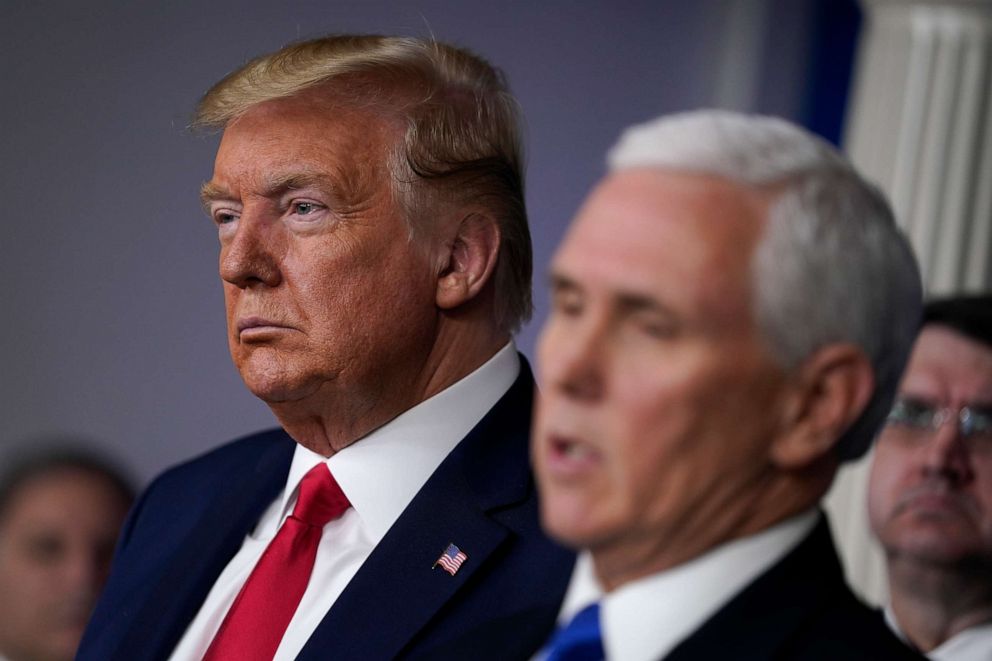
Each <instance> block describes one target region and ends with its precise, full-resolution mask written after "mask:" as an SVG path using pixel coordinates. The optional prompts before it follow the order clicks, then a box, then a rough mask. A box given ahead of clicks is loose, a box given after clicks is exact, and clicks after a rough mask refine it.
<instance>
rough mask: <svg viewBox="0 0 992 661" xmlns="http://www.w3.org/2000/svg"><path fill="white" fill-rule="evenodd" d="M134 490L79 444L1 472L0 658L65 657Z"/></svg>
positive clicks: (102, 576)
mask: <svg viewBox="0 0 992 661" xmlns="http://www.w3.org/2000/svg"><path fill="white" fill-rule="evenodd" d="M133 499H134V492H133V490H132V488H131V486H130V484H128V482H127V480H126V479H125V478H124V477H123V476H122V475H121V474H120V473H119V472H118V471H117V470H116V469H115V468H113V467H112V466H111V465H110V464H108V463H106V462H105V461H103V460H102V459H99V458H97V457H95V456H93V455H90V454H88V453H85V452H82V451H78V450H46V451H42V452H37V453H34V454H29V455H26V456H22V457H19V458H15V459H14V460H13V461H12V462H11V463H10V465H9V466H7V467H6V469H5V470H4V471H3V475H0V659H7V660H8V661H68V660H69V659H72V658H73V657H74V656H75V654H76V646H77V645H79V638H80V637H81V636H82V635H83V628H84V627H85V625H86V621H87V619H89V616H90V613H91V612H92V610H93V605H94V604H95V603H96V599H97V597H98V596H99V594H100V590H101V588H102V587H103V584H104V582H105V581H106V579H107V572H108V571H109V569H110V558H111V554H112V553H113V550H114V544H115V543H116V541H117V535H118V533H119V532H120V529H121V525H122V524H123V523H124V517H125V515H126V514H127V511H128V508H129V507H130V506H131V502H132V501H133Z"/></svg>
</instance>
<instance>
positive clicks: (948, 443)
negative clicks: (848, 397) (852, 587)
mask: <svg viewBox="0 0 992 661" xmlns="http://www.w3.org/2000/svg"><path fill="white" fill-rule="evenodd" d="M900 396H901V397H903V398H911V399H913V400H917V401H920V402H926V403H929V404H931V405H933V406H936V407H949V408H951V409H954V410H955V411H956V410H957V409H959V408H960V407H962V406H972V407H974V406H981V407H985V408H989V407H990V406H992V348H989V347H987V346H985V345H983V344H980V343H978V342H974V341H972V340H970V339H967V338H966V337H965V336H963V335H961V334H959V333H957V332H955V331H953V330H951V329H950V328H947V327H945V326H940V325H928V326H926V327H924V329H923V331H922V332H921V333H920V337H919V338H918V339H917V341H916V346H915V347H914V349H913V354H912V356H911V357H910V361H909V366H908V367H907V368H906V374H905V376H904V377H903V381H902V384H901V385H900ZM868 511H869V517H870V520H871V526H872V529H873V531H874V532H875V534H876V535H877V536H878V538H879V541H880V542H881V543H882V546H883V547H885V549H886V553H887V554H888V555H889V556H890V558H900V557H901V558H908V559H912V560H918V561H923V562H928V563H929V562H933V563H938V564H942V563H951V564H953V563H957V562H961V561H968V560H976V559H977V560H980V561H981V562H983V563H984V564H985V565H986V566H987V565H988V564H989V563H990V562H992V448H990V447H988V445H985V446H982V447H979V446H977V445H973V444H970V443H968V442H966V441H965V439H963V438H962V437H961V434H960V433H959V427H958V424H956V422H955V421H947V422H945V423H944V424H943V425H941V426H940V428H939V429H938V430H937V431H934V432H919V431H913V430H910V429H907V428H905V427H902V426H899V425H896V424H890V425H888V426H886V427H885V429H884V430H883V431H882V433H881V435H880V436H879V439H878V442H877V444H876V447H875V458H874V462H873V464H872V469H871V478H870V482H869V491H868Z"/></svg>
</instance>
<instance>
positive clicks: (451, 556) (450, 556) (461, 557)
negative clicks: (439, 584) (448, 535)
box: [431, 544, 468, 576]
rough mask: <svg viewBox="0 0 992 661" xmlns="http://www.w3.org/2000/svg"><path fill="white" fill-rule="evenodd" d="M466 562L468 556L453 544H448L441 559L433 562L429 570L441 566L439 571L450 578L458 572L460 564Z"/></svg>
mask: <svg viewBox="0 0 992 661" xmlns="http://www.w3.org/2000/svg"><path fill="white" fill-rule="evenodd" d="M466 560H468V556H467V555H465V552H464V551H462V550H461V549H460V548H458V547H457V546H455V545H454V544H448V548H446V549H444V552H443V553H442V554H441V557H440V558H438V559H437V560H435V561H434V564H433V565H432V566H431V569H434V567H437V566H438V565H441V569H443V570H444V571H446V572H448V573H449V574H451V575H452V576H454V575H455V572H457V571H458V568H459V567H461V566H462V563H463V562H465V561H466Z"/></svg>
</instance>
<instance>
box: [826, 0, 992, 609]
mask: <svg viewBox="0 0 992 661" xmlns="http://www.w3.org/2000/svg"><path fill="white" fill-rule="evenodd" d="M862 6H863V8H864V11H865V23H864V27H863V29H862V36H861V43H860V45H859V52H858V59H857V71H856V75H855V82H854V90H853V91H854V93H853V96H852V104H851V107H850V109H849V111H848V117H849V119H848V123H847V134H846V136H845V147H846V150H847V152H848V154H849V155H850V157H851V160H852V161H853V162H854V163H855V165H857V166H858V167H859V169H860V170H861V171H862V172H863V173H865V175H866V176H867V177H868V178H869V179H872V180H874V181H875V182H876V183H877V184H878V185H879V186H881V188H882V189H883V190H884V191H885V192H886V193H887V194H888V195H889V197H890V199H891V201H892V205H893V208H894V209H895V211H896V215H897V216H898V218H899V222H900V224H901V225H902V226H903V228H904V229H905V230H906V232H907V233H908V234H909V236H910V239H911V241H912V243H913V248H914V250H915V251H916V254H917V257H918V259H919V261H920V266H921V269H922V271H923V278H924V283H925V285H926V288H927V292H928V294H929V295H931V296H932V295H939V294H945V293H951V292H961V291H987V290H992V0H862ZM866 480H867V461H862V462H859V463H858V464H855V465H853V466H851V467H849V468H845V469H844V470H843V471H842V473H841V475H840V476H839V479H838V480H837V483H836V484H835V485H834V488H833V490H832V492H831V493H830V495H829V496H828V499H827V508H828V511H829V512H830V516H831V520H832V523H833V526H834V532H835V535H836V536H837V537H838V542H839V544H840V546H841V554H842V556H843V558H844V561H845V566H846V569H847V573H848V578H849V580H850V581H851V582H852V584H854V586H855V588H856V589H857V590H858V591H859V592H861V593H862V595H864V596H865V597H866V598H868V599H869V600H870V601H875V602H876V603H878V602H880V601H883V600H884V598H885V593H886V590H885V577H884V567H883V563H882V559H881V553H880V552H879V551H878V549H877V547H876V546H875V545H874V544H873V543H870V542H869V541H868V540H869V533H868V525H867V513H866V509H865V497H866V492H867V487H866Z"/></svg>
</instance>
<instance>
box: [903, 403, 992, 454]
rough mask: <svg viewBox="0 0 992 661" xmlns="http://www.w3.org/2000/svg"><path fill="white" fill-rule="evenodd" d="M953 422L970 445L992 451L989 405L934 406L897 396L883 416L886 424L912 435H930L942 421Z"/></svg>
mask: <svg viewBox="0 0 992 661" xmlns="http://www.w3.org/2000/svg"><path fill="white" fill-rule="evenodd" d="M950 421H957V427H958V433H959V434H960V435H961V438H963V439H964V440H965V441H967V442H968V443H969V444H970V445H971V446H972V447H974V448H982V449H986V450H992V407H990V406H962V407H961V408H959V409H952V408H947V407H937V406H934V405H933V404H932V403H930V402H927V401H924V400H920V399H913V398H911V397H899V398H897V399H896V402H895V404H894V405H893V407H892V411H891V412H890V413H889V417H888V418H886V421H885V422H886V424H889V425H893V426H899V427H903V428H904V429H905V430H906V431H909V432H913V433H916V434H920V435H923V434H932V433H934V432H936V431H937V430H938V429H940V428H941V427H942V426H943V425H944V424H945V423H947V422H950Z"/></svg>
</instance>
